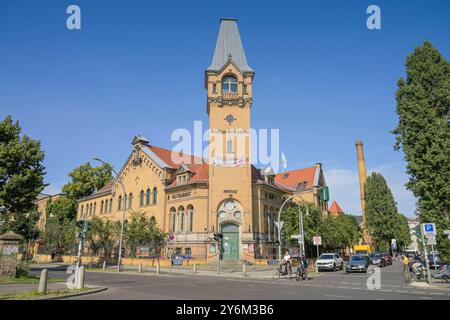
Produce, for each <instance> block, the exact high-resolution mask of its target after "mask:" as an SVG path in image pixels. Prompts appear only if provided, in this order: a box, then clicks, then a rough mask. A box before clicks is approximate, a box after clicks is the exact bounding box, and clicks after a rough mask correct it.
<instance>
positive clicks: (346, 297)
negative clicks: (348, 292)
mask: <svg viewBox="0 0 450 320" xmlns="http://www.w3.org/2000/svg"><path fill="white" fill-rule="evenodd" d="M324 296H325V297H330V298H344V299H351V298H352V297H350V296H338V295H334V294H324Z"/></svg>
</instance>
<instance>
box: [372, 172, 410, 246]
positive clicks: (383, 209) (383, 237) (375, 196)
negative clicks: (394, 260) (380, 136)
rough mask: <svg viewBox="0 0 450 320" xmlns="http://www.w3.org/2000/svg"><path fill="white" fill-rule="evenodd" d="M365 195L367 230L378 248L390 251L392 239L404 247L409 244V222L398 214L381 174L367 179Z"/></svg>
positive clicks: (375, 174) (373, 174) (392, 197)
mask: <svg viewBox="0 0 450 320" xmlns="http://www.w3.org/2000/svg"><path fill="white" fill-rule="evenodd" d="M364 194H365V198H366V207H365V213H366V224H367V229H368V231H369V234H370V235H371V236H372V238H373V240H374V241H375V244H376V246H377V247H378V248H379V249H380V250H388V249H389V248H390V244H391V239H397V241H398V242H399V244H403V245H405V244H406V243H408V239H407V236H406V235H405V232H406V229H408V231H407V232H408V233H409V227H408V222H407V221H406V218H405V217H404V216H403V215H400V214H399V213H398V210H397V203H396V202H395V200H394V196H393V195H392V192H391V190H390V189H389V187H388V185H387V183H386V180H385V179H384V177H383V176H382V175H381V174H379V173H376V172H374V173H372V174H371V175H370V176H369V177H368V178H367V180H366V184H365V186H364ZM409 241H410V240H409Z"/></svg>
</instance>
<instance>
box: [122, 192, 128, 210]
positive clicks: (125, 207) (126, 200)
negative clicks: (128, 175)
mask: <svg viewBox="0 0 450 320" xmlns="http://www.w3.org/2000/svg"><path fill="white" fill-rule="evenodd" d="M127 203H128V197H127V195H126V194H125V195H124V196H123V208H124V209H125V210H126V209H127Z"/></svg>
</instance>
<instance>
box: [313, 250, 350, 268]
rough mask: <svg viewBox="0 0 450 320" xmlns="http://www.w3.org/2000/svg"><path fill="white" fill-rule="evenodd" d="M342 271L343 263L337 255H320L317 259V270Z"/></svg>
mask: <svg viewBox="0 0 450 320" xmlns="http://www.w3.org/2000/svg"><path fill="white" fill-rule="evenodd" d="M337 269H340V270H343V269H344V261H342V258H341V257H340V256H339V255H338V254H337V253H322V254H321V255H320V257H319V259H317V270H318V271H322V270H333V271H336V270H337Z"/></svg>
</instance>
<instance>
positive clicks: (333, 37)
mask: <svg viewBox="0 0 450 320" xmlns="http://www.w3.org/2000/svg"><path fill="white" fill-rule="evenodd" d="M70 4H76V5H79V6H80V8H81V19H82V20H81V28H82V29H81V30H72V31H70V30H68V29H67V28H66V19H67V17H68V14H66V9H67V7H68V6H69V5H70ZM370 4H377V5H379V6H380V8H381V30H369V29H368V28H367V27H366V19H367V17H368V16H369V15H368V14H367V13H366V9H367V7H368V6H369V5H370ZM449 12H450V1H448V0H442V1H437V0H436V1H425V0H422V1H418V0H408V1H400V0H395V1H364V0H345V1H344V0H342V1H242V0H241V1H233V0H228V1H197V0H196V1H123V0H120V1H101V0H96V1H92V0H91V1H88V0H71V1H65V0H55V1H49V0H46V1H22V0H14V1H7V0H0V117H1V118H3V117H4V116H5V115H8V114H10V115H12V116H13V118H14V119H15V120H19V121H20V124H21V126H22V128H23V132H24V133H25V134H27V135H29V136H31V137H33V138H35V139H39V140H41V141H42V147H43V149H44V151H45V153H46V159H45V165H46V167H47V175H46V179H45V180H46V182H47V183H49V184H50V185H49V186H48V187H47V189H46V190H45V191H46V192H49V193H55V192H58V191H59V190H60V188H61V187H62V185H63V184H64V183H65V182H67V180H68V177H67V173H68V172H69V171H70V170H71V169H72V168H74V167H75V166H77V165H79V164H81V163H84V162H86V161H88V160H89V159H91V158H92V157H95V156H99V157H102V158H103V159H105V160H108V161H110V162H111V163H112V164H113V165H114V166H116V167H120V166H121V165H122V164H123V161H124V160H125V159H126V157H127V156H128V154H129V153H130V151H131V144H130V143H131V140H132V138H133V136H134V135H135V134H143V135H145V136H146V137H147V138H148V139H149V140H150V143H151V144H154V145H157V146H162V147H167V148H171V147H172V146H173V145H174V143H173V142H171V140H170V136H171V133H172V131H173V130H174V129H176V128H187V129H190V130H192V129H193V122H194V121H195V120H202V121H203V122H204V124H205V125H207V124H208V118H207V115H206V97H205V96H206V92H205V89H204V70H205V69H206V68H207V67H208V66H209V64H210V62H211V59H212V55H213V51H214V46H215V42H216V37H217V33H218V29H219V19H220V17H235V18H237V19H238V26H239V29H240V33H241V37H242V40H243V43H244V48H245V51H246V55H247V59H248V62H249V65H250V66H251V67H252V68H253V69H254V70H255V71H256V75H255V79H254V88H253V90H254V104H253V107H252V127H254V128H279V129H280V149H281V151H283V152H284V153H285V154H286V157H287V159H288V170H290V169H295V168H299V167H305V166H310V165H313V164H314V163H316V162H321V163H322V164H323V167H324V170H325V178H326V181H327V184H328V185H329V186H330V189H331V197H332V199H336V200H337V201H338V202H339V204H340V205H341V207H342V208H343V209H344V211H346V212H348V213H353V214H360V211H361V209H360V203H359V186H358V180H357V164H356V152H355V140H356V139H362V140H363V141H364V148H365V155H366V162H367V168H368V171H369V173H370V172H372V171H377V172H380V173H382V174H383V175H384V176H385V177H386V179H387V181H388V184H389V186H390V187H391V189H392V191H393V193H394V196H395V198H396V201H397V202H398V207H399V210H400V211H401V212H403V213H405V214H406V215H408V216H412V215H413V214H414V210H415V199H414V198H413V197H412V195H411V194H410V193H409V192H408V191H407V190H405V188H404V186H403V185H404V183H405V182H406V181H407V179H408V177H407V176H406V174H405V173H404V172H405V162H404V161H403V154H402V153H401V152H396V151H394V150H393V144H394V136H393V135H392V134H390V133H389V131H390V130H392V129H393V128H394V127H395V126H396V123H397V116H396V113H395V91H396V83H397V80H398V79H399V77H401V76H404V72H405V70H404V61H405V58H406V56H407V55H408V54H409V53H411V52H412V50H413V49H414V47H415V46H417V45H420V44H422V43H423V41H424V40H430V41H431V42H432V43H433V45H434V46H435V47H437V49H438V50H440V52H441V53H442V54H443V55H444V56H445V57H446V58H447V60H448V59H449V57H450V41H449V39H450V19H449V17H448V14H449Z"/></svg>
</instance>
